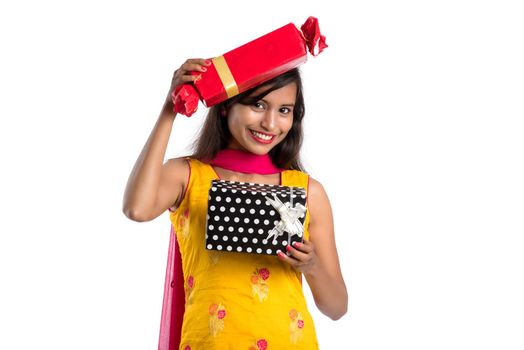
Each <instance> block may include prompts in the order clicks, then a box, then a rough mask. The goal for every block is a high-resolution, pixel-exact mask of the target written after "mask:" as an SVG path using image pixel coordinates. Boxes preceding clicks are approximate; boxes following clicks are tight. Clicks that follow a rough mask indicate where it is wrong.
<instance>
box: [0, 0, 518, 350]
mask: <svg viewBox="0 0 524 350" xmlns="http://www.w3.org/2000/svg"><path fill="white" fill-rule="evenodd" d="M517 3H518V2H517V1H464V0H454V1H438V2H437V1H433V2H429V1H424V2H422V1H405V0H401V1H394V2H393V1H353V2H346V3H343V2H342V1H337V2H335V1H328V0H325V1H321V2H320V1H316V2H303V1H301V2H295V3H292V2H285V1H268V0H265V1H258V2H247V1H244V2H239V3H238V4H232V3H228V2H219V1H213V2H211V1H191V2H189V1H184V2H182V1H178V2H174V1H148V2H147V3H146V2H137V1H107V0H106V1H94V0H92V1H84V2H80V1H56V0H55V1H53V0H50V1H45V2H40V1H18V2H16V3H15V2H13V1H12V2H2V4H1V5H0V38H1V46H2V54H1V55H0V60H1V64H0V74H1V75H0V93H1V95H0V96H1V97H0V100H1V102H0V113H1V114H0V116H1V127H0V146H1V147H0V152H1V161H2V162H1V164H2V171H1V173H0V176H1V181H0V186H1V187H0V193H1V194H0V198H1V202H0V203H1V208H0V209H1V220H0V225H1V226H0V230H1V236H0V283H1V287H0V296H1V297H0V348H1V349H9V350H11V349H90V350H91V349H128V350H131V349H156V346H157V341H158V330H159V323H160V311H161V305H162V294H163V286H164V277H165V267H166V258H167V249H168V241H169V218H168V214H167V212H166V213H165V214H163V215H162V216H160V217H159V218H157V219H155V220H153V221H151V222H147V223H137V222H133V221H131V220H129V219H127V218H126V217H125V216H124V214H123V213H122V198H123V194H124V189H125V185H126V182H127V179H128V176H129V174H130V171H131V169H132V167H133V165H134V162H135V160H136V158H137V157H138V155H139V153H140V151H141V149H142V147H143V145H144V143H145V142H146V140H147V137H148V136H149V133H150V132H151V130H152V128H153V126H154V123H155V121H156V118H157V117H158V114H159V112H160V109H161V106H162V102H163V100H164V98H165V96H166V94H167V91H168V88H169V84H170V80H171V76H172V74H173V71H174V70H175V69H176V68H177V67H178V66H179V65H180V64H181V63H182V62H183V61H184V60H185V59H187V58H190V57H212V56H216V55H219V54H222V53H224V52H226V51H229V50H231V49H233V48H235V47H237V46H239V45H241V44H243V43H245V42H247V41H249V40H252V39H254V38H256V37H258V36H260V35H263V34H265V33H267V32H269V31H271V30H273V29H276V28H278V27H280V26H282V25H285V24H287V23H289V22H294V23H295V24H298V25H300V24H301V23H302V22H303V21H304V20H305V19H306V18H307V17H308V16H309V15H314V16H316V17H318V18H319V21H320V27H321V30H322V31H323V33H324V34H325V35H326V37H327V43H328V44H329V48H328V49H326V51H325V52H324V53H322V54H321V55H320V56H318V57H317V58H312V57H310V60H309V62H308V63H307V64H306V65H304V66H303V68H302V73H303V78H304V86H305V97H306V108H307V113H306V122H305V145H304V148H303V158H304V161H305V165H306V168H307V170H308V171H309V172H310V174H311V175H312V176H313V177H314V178H316V179H317V180H319V181H320V182H321V183H322V184H323V185H324V187H325V189H326V191H327V193H328V195H329V197H330V200H331V204H332V207H333V211H334V217H335V231H336V239H337V245H338V250H339V255H340V260H341V265H342V269H343V273H344V277H345V281H346V284H347V287H348V291H349V311H348V314H347V315H346V316H344V317H343V318H342V319H340V320H338V321H332V320H330V319H329V318H327V317H326V316H324V315H322V314H321V313H320V312H319V311H318V310H317V309H316V307H315V305H314V303H313V299H312V297H311V294H310V291H309V288H308V287H307V285H305V291H306V296H307V298H308V302H309V306H310V310H311V313H312V314H313V317H314V319H315V323H316V327H317V332H318V338H319V342H320V345H321V349H333V348H342V349H355V350H367V349H381V350H382V349H403V350H407V349H414V350H415V349H416V350H418V349H425V350H428V349H439V350H441V349H506V350H508V349H523V348H524V337H523V335H522V331H523V329H524V316H523V315H524V302H523V298H522V296H523V295H524V278H523V276H524V274H523V272H524V271H523V268H522V266H524V257H523V254H522V251H523V248H524V245H523V243H522V236H523V234H524V230H523V229H524V223H523V209H524V200H523V198H524V186H523V181H522V179H523V178H524V165H523V155H524V154H523V153H524V152H523V150H524V141H523V137H522V135H523V133H524V128H523V124H522V119H523V117H524V104H523V96H524V85H523V81H524V70H523V65H522V62H524V49H523V42H524V40H523V39H524V35H523V33H524V24H523V21H522V18H523V15H524V13H523V11H522V9H521V8H519V7H518V6H517ZM233 9H234V10H233ZM233 11H235V12H233ZM204 112H205V108H204V107H203V106H202V105H200V108H199V111H198V113H197V114H196V115H194V116H193V117H192V118H189V119H188V118H186V117H183V116H179V117H177V119H176V120H175V123H174V128H173V131H172V134H171V139H170V143H169V146H168V150H167V154H166V159H167V158H173V157H177V156H180V155H184V154H187V153H188V149H187V147H186V146H188V145H189V144H190V142H191V141H192V140H193V136H194V135H195V134H196V132H197V130H198V128H199V126H200V124H201V122H202V120H203V115H204Z"/></svg>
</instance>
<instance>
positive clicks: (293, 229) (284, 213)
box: [265, 188, 306, 244]
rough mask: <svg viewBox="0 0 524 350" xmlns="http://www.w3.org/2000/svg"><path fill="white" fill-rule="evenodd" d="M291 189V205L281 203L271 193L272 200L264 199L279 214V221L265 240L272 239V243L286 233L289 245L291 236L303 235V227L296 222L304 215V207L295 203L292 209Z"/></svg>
mask: <svg viewBox="0 0 524 350" xmlns="http://www.w3.org/2000/svg"><path fill="white" fill-rule="evenodd" d="M292 195H293V188H291V203H286V204H284V203H282V201H281V200H280V199H279V198H278V197H277V196H276V195H275V194H274V193H273V199H271V198H269V197H265V198H266V199H267V201H268V202H269V204H271V205H272V206H273V208H275V209H276V210H277V211H278V213H279V214H280V221H279V222H278V223H277V224H276V225H275V227H273V228H272V229H271V231H269V235H268V236H267V238H266V239H267V240H269V239H270V238H271V237H273V243H274V242H275V241H276V239H277V237H279V236H282V235H284V232H287V233H288V244H290V243H291V237H292V236H295V235H296V236H298V237H302V234H303V233H304V225H303V224H302V223H301V222H300V221H299V220H298V219H299V218H300V217H302V216H303V215H304V214H305V213H306V207H305V206H303V205H302V204H300V203H296V204H295V207H293V197H292Z"/></svg>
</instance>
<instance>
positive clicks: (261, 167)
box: [207, 148, 283, 175]
mask: <svg viewBox="0 0 524 350" xmlns="http://www.w3.org/2000/svg"><path fill="white" fill-rule="evenodd" d="M207 162H209V164H211V165H212V166H217V167H219V168H223V169H227V170H232V171H237V172H239V173H246V174H261V175H268V174H276V173H280V172H281V171H283V169H279V168H277V167H276V166H275V164H273V161H272V160H271V157H270V156H269V154H263V155H258V154H254V153H251V152H246V151H241V150H237V149H231V148H226V149H223V150H220V151H219V152H218V154H217V155H216V157H215V159H213V160H211V161H207Z"/></svg>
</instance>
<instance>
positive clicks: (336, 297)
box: [124, 59, 348, 350]
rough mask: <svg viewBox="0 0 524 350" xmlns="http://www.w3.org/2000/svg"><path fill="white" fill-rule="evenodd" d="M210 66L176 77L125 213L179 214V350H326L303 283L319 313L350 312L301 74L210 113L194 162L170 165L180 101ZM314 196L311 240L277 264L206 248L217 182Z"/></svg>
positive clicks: (310, 199)
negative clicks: (309, 169)
mask: <svg viewBox="0 0 524 350" xmlns="http://www.w3.org/2000/svg"><path fill="white" fill-rule="evenodd" d="M209 65H210V62H209V61H208V60H205V59H189V60H187V61H186V62H185V63H184V64H182V66H181V67H180V68H179V69H178V70H176V71H175V73H174V76H173V80H172V84H171V88H170V90H169V93H168V95H167V98H166V102H165V104H164V106H163V109H162V112H161V114H160V117H159V119H158V121H157V123H156V125H155V128H154V129H153V131H152V133H151V136H150V137H149V139H148V141H147V143H146V145H145V146H144V149H143V150H142V152H141V154H140V156H139V158H138V160H137V162H136V164H135V167H134V168H133V171H132V173H131V175H130V177H129V180H128V184H127V188H126V192H125V196H124V213H125V214H126V216H127V217H129V218H130V219H131V220H135V221H149V220H153V219H154V218H156V217H158V216H160V215H161V214H162V213H163V212H164V211H166V210H169V211H170V219H171V222H172V224H173V226H172V227H173V229H174V230H175V232H176V234H177V240H178V243H179V244H180V253H181V260H182V267H183V272H184V274H183V277H184V288H185V293H184V294H185V295H184V299H185V314H184V321H183V325H182V330H181V332H182V334H181V342H180V345H179V348H180V349H193V350H194V349H215V348H228V346H229V348H235V349H236V348H239V349H241V348H242V349H243V348H248V349H249V348H252V349H265V348H276V349H281V348H282V349H283V348H296V349H317V348H318V344H317V339H316V334H315V328H314V324H313V320H312V319H311V316H310V314H309V311H308V310H307V306H306V304H305V299H304V296H303V293H302V288H301V287H302V286H301V282H302V279H301V275H302V274H304V276H305V277H306V280H307V282H308V285H309V286H310V288H311V291H312V294H313V297H314V299H315V303H316V305H317V307H318V309H319V310H320V311H321V312H322V313H324V314H325V315H327V316H328V317H330V318H331V319H333V320H337V319H339V318H340V317H342V316H343V315H344V314H345V313H346V311H347V300H348V296H347V290H346V286H345V283H344V280H343V277H342V273H341V271H340V264H339V260H338V255H337V250H336V245H335V239H334V229H333V218H332V211H331V207H330V204H329V200H328V197H327V195H326V193H325V191H324V189H323V187H322V185H321V184H320V183H319V182H318V181H316V180H314V179H312V178H310V177H309V176H308V175H307V174H305V173H304V172H303V171H302V167H301V164H300V160H299V150H300V146H301V143H302V119H303V116H304V101H303V95H302V84H301V79H300V75H299V72H298V70H297V69H293V70H291V71H288V72H286V73H284V74H282V75H280V76H278V77H276V78H274V79H272V80H270V81H268V82H265V83H262V84H260V85H259V86H257V87H255V88H253V89H251V90H249V91H246V92H244V93H242V94H239V95H237V96H234V97H232V98H230V99H228V100H226V101H224V102H222V103H220V104H218V105H215V106H213V107H211V108H210V109H209V111H208V115H207V117H206V122H205V125H204V127H203V129H202V132H201V134H200V137H199V138H198V140H197V142H196V147H195V148H196V152H195V154H194V155H193V156H191V157H187V158H176V159H170V160H168V161H167V162H166V163H165V164H163V159H164V155H165V150H166V148H167V143H168V140H169V135H170V131H171V128H172V125H173V121H174V119H175V116H176V114H175V113H174V112H173V104H172V99H171V93H172V92H173V91H174V89H175V88H176V87H177V86H179V85H181V84H184V83H191V82H193V81H195V80H196V79H198V75H194V74H191V72H205V71H206V67H208V66H209ZM213 179H222V180H230V181H242V182H252V183H263V184H272V185H285V186H298V187H303V188H307V208H308V211H307V215H306V222H305V225H304V226H305V228H306V229H305V232H304V238H305V239H304V242H303V243H302V244H300V243H299V244H296V245H294V246H287V247H286V250H287V253H286V254H284V253H283V252H279V253H278V257H275V256H268V255H257V254H245V253H231V252H216V251H209V250H206V249H205V245H204V243H203V242H204V241H203V240H204V232H205V218H206V214H207V212H206V209H207V202H206V201H207V193H208V191H209V188H210V181H211V180H213Z"/></svg>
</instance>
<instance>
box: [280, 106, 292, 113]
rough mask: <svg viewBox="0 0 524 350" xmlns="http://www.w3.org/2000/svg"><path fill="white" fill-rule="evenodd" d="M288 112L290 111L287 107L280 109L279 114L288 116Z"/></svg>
mask: <svg viewBox="0 0 524 350" xmlns="http://www.w3.org/2000/svg"><path fill="white" fill-rule="evenodd" d="M289 112H291V109H289V108H287V107H282V108H280V113H284V114H288V113H289Z"/></svg>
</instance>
